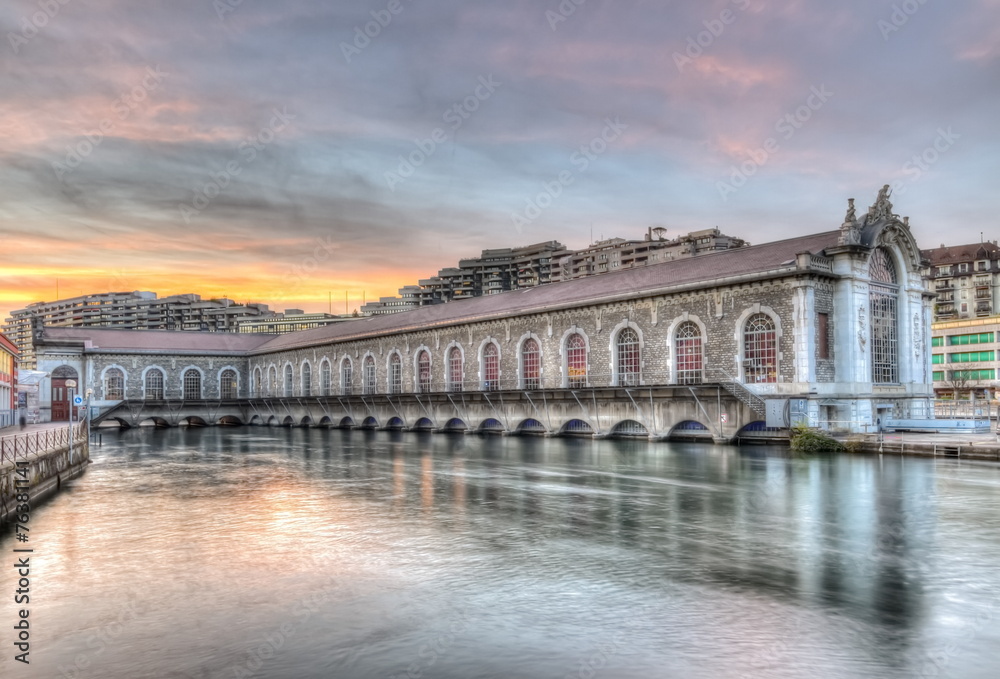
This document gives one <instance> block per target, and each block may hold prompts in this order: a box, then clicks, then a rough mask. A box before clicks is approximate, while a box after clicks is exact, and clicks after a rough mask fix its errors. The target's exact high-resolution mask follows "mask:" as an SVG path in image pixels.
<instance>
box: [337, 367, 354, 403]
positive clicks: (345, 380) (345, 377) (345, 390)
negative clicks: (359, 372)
mask: <svg viewBox="0 0 1000 679" xmlns="http://www.w3.org/2000/svg"><path fill="white" fill-rule="evenodd" d="M353 381H354V364H353V363H351V359H349V358H345V359H344V361H343V362H342V363H341V364H340V393H341V394H343V395H344V396H350V395H351V392H352V389H351V383H352V382H353Z"/></svg>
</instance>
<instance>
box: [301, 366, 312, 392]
mask: <svg viewBox="0 0 1000 679" xmlns="http://www.w3.org/2000/svg"><path fill="white" fill-rule="evenodd" d="M312 391H313V367H312V364H310V363H309V361H303V362H302V395H303V396H312Z"/></svg>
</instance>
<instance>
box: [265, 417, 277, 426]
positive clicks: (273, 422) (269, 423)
mask: <svg viewBox="0 0 1000 679" xmlns="http://www.w3.org/2000/svg"><path fill="white" fill-rule="evenodd" d="M277 425H278V417H277V416H276V415H271V416H270V417H269V418H267V426H269V427H276V426H277Z"/></svg>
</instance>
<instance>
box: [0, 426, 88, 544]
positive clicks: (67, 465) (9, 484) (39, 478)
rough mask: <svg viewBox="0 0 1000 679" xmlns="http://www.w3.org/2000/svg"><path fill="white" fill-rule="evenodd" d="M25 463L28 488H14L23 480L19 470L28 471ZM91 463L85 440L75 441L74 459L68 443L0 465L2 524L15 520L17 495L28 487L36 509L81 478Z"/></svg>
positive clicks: (19, 486) (21, 486)
mask: <svg viewBox="0 0 1000 679" xmlns="http://www.w3.org/2000/svg"><path fill="white" fill-rule="evenodd" d="M25 462H26V463H27V467H26V468H27V472H26V474H27V478H28V485H27V486H24V485H23V484H21V485H15V483H14V481H15V479H18V478H23V477H22V476H21V475H20V474H19V473H18V470H19V469H22V468H25V467H24V464H23V463H25ZM88 464H90V444H89V443H88V441H87V439H86V438H84V439H82V440H79V441H74V442H73V456H72V460H71V459H70V450H69V444H66V443H64V444H61V445H58V446H55V447H53V448H50V449H48V450H45V451H41V452H38V453H29V454H28V455H26V456H24V457H18V458H17V461H16V462H14V461H12V460H10V459H6V460H4V462H3V464H2V465H0V525H3V524H5V523H6V522H7V521H8V520H11V521H13V519H14V516H15V515H16V511H15V509H16V507H17V502H16V501H15V495H16V494H17V493H18V492H24V491H23V489H24V488H27V489H28V494H29V497H30V505H31V508H32V509H35V508H36V507H37V506H38V503H39V502H41V501H42V500H44V499H46V498H48V497H49V496H50V495H52V494H54V493H56V492H58V491H59V490H60V489H61V487H62V484H63V483H65V482H66V481H69V480H71V479H75V478H76V477H78V476H80V475H82V474H83V472H84V471H85V470H86V468H87V465H88Z"/></svg>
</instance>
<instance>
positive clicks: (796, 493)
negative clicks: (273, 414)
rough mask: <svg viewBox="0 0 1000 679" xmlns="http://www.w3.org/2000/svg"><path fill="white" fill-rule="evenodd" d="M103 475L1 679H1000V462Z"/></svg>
mask: <svg viewBox="0 0 1000 679" xmlns="http://www.w3.org/2000/svg"><path fill="white" fill-rule="evenodd" d="M93 459H94V464H93V465H91V467H90V469H89V470H88V472H87V473H86V475H85V476H83V477H82V478H81V479H79V480H78V481H76V482H75V483H74V484H73V487H72V489H71V490H69V491H68V492H63V493H62V494H61V495H59V496H58V497H56V498H53V499H52V500H50V501H49V502H48V503H46V504H44V505H43V506H41V507H39V508H36V509H35V510H34V512H33V514H32V519H31V546H32V547H33V548H34V549H35V550H36V551H35V553H34V554H33V555H32V561H31V563H32V572H31V580H32V583H31V604H30V610H31V615H30V620H31V625H32V627H31V634H32V637H31V644H32V646H31V655H30V658H31V661H32V662H31V665H30V666H24V665H22V664H21V663H17V662H15V661H14V660H13V655H14V653H15V652H16V651H15V650H14V649H13V647H12V645H11V641H12V636H11V632H10V631H9V630H11V628H12V626H13V624H14V623H16V617H15V616H16V612H15V611H16V608H18V607H16V606H14V605H13V603H12V598H13V590H14V589H15V588H16V587H17V584H16V578H17V576H16V572H15V571H14V570H13V569H11V568H10V567H6V568H3V569H2V571H0V597H2V599H0V600H2V601H3V602H4V603H3V604H2V605H0V629H3V630H8V631H5V632H3V633H0V640H2V642H3V648H2V657H0V676H2V677H5V678H6V677H46V678H49V677H63V676H68V677H107V678H109V679H117V678H119V677H120V678H123V679H124V678H129V679H133V678H138V677H167V678H173V677H178V678H179V677H196V678H201V677H241V676H254V677H275V678H276V677H282V678H284V677H290V678H292V677H294V678H299V679H306V678H311V677H324V678H328V677H337V678H342V677H343V678H355V677H357V678H365V677H408V678H413V677H421V676H422V677H448V678H451V677H453V678H455V679H472V678H476V677H505V678H509V677H531V678H535V677H539V678H542V677H553V678H562V677H567V676H573V677H609V678H615V679H617V678H628V677H685V679H690V678H693V677H694V678H697V677H713V678H727V677H769V678H770V677H774V678H779V679H780V678H784V677H810V678H820V679H822V678H828V677H830V678H832V677H844V678H852V679H855V678H859V677H860V678H867V677H872V678H874V677H878V678H883V677H907V678H909V677H922V676H952V677H962V678H978V677H983V678H986V677H990V678H991V679H992V678H993V677H996V676H998V671H1000V670H998V669H997V667H998V666H1000V626H998V617H1000V572H998V568H1000V467H998V466H996V465H992V464H980V463H969V462H961V463H960V462H955V461H942V460H939V461H933V460H918V459H909V458H902V459H901V458H897V457H885V458H884V459H879V458H877V457H850V456H841V457H833V458H821V459H808V460H802V459H789V458H788V457H787V455H786V454H785V452H784V451H782V450H777V449H766V448H730V447H716V446H712V445H701V444H689V445H679V444H647V443H645V442H641V443H640V442H622V441H600V442H592V441H581V440H565V439H524V438H485V439H484V438H478V437H471V436H468V437H459V436H456V437H449V436H440V435H421V434H390V433H364V432H341V431H320V430H302V429H294V430H270V429H218V428H213V429H191V430H182V429H171V430H159V431H150V430H146V431H136V430H134V431H129V432H125V433H123V434H121V435H118V434H108V433H105V434H104V446H103V447H102V448H95V449H94V454H93ZM18 546H19V545H18V544H17V543H15V541H14V539H13V535H12V534H11V532H10V531H6V532H4V533H3V535H2V536H0V553H2V554H3V555H4V559H5V563H6V560H11V561H13V560H12V559H10V555H11V554H12V552H11V550H12V549H14V548H16V547H18Z"/></svg>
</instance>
